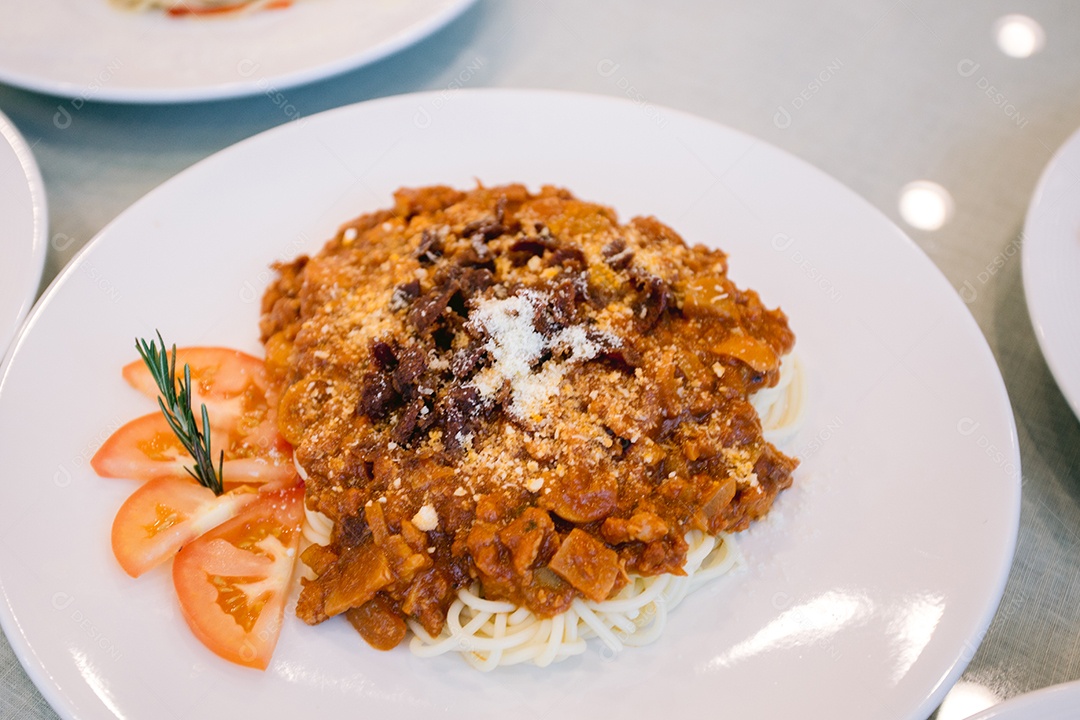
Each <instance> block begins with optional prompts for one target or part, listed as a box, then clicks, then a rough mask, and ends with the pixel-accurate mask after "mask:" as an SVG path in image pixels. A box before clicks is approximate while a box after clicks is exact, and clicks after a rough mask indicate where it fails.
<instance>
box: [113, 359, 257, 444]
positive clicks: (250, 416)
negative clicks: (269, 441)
mask: <svg viewBox="0 0 1080 720" xmlns="http://www.w3.org/2000/svg"><path fill="white" fill-rule="evenodd" d="M185 364H186V365H187V366H188V367H189V368H190V369H191V386H192V398H191V407H192V409H193V410H195V415H196V417H197V416H198V414H199V407H200V406H201V405H202V404H203V403H206V409H207V411H209V413H210V421H211V423H213V424H214V425H217V424H218V423H227V424H231V423H232V422H233V421H234V420H235V419H237V418H246V420H247V422H246V423H243V424H245V425H246V426H247V429H251V428H252V427H254V426H256V425H258V424H259V422H261V421H262V420H263V419H264V418H265V417H266V415H267V405H266V388H267V382H266V367H265V366H264V365H263V361H262V360H260V359H259V358H257V357H254V356H252V355H248V354H247V353H242V352H240V351H239V350H230V349H229V348H220V347H190V348H177V350H176V376H177V378H183V377H184V365H185ZM122 372H123V375H124V379H125V380H127V381H128V383H129V384H130V385H131V386H132V387H133V388H135V389H136V390H138V391H139V392H141V393H142V394H143V395H145V396H146V397H148V398H150V399H151V400H153V401H154V402H155V403H156V402H157V398H158V387H157V384H156V383H155V382H154V378H153V376H152V375H151V374H150V370H149V369H148V368H147V367H146V363H144V362H143V361H142V360H136V361H135V362H131V363H128V364H127V365H125V366H124V369H123V371H122Z"/></svg>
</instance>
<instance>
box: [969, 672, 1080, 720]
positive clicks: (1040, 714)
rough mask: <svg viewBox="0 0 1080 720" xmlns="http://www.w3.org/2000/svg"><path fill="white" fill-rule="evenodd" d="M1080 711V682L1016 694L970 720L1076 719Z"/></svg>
mask: <svg viewBox="0 0 1080 720" xmlns="http://www.w3.org/2000/svg"><path fill="white" fill-rule="evenodd" d="M1078 710H1080V681H1078V682H1071V683H1063V684H1061V685H1054V686H1052V687H1048V688H1043V689H1042V690H1037V691H1035V692H1030V693H1027V694H1026V695H1020V696H1017V697H1014V698H1012V699H1010V700H1007V701H1006V702H1003V703H1001V704H1000V705H995V706H993V707H992V708H989V709H987V710H983V711H982V712H981V713H978V714H977V715H972V716H971V717H969V718H968V719H967V720H1031V719H1032V718H1038V720H1075V719H1076V715H1077V712H1078Z"/></svg>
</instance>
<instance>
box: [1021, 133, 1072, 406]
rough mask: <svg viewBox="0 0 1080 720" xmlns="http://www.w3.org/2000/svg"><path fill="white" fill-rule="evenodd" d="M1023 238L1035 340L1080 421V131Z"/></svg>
mask: <svg viewBox="0 0 1080 720" xmlns="http://www.w3.org/2000/svg"><path fill="white" fill-rule="evenodd" d="M1023 240H1024V242H1023V245H1022V251H1021V255H1022V257H1023V264H1024V296H1025V297H1026V298H1027V306H1028V313H1029V314H1030V315H1031V324H1032V325H1033V326H1034V327H1035V337H1037V338H1038V339H1039V347H1041V348H1042V351H1043V356H1044V357H1045V358H1046V364H1047V365H1049V366H1050V372H1051V373H1052V374H1053V376H1054V379H1055V380H1057V384H1058V387H1059V388H1061V392H1062V394H1063V395H1064V396H1065V399H1066V400H1068V402H1069V405H1070V406H1072V409H1073V412H1074V413H1076V416H1077V417H1078V418H1080V319H1078V318H1077V314H1076V312H1077V309H1078V308H1080V130H1077V131H1076V132H1075V133H1073V135H1072V137H1070V138H1069V139H1068V140H1067V141H1066V142H1065V144H1064V145H1062V146H1061V148H1059V149H1058V151H1057V152H1056V153H1055V154H1054V157H1053V158H1052V159H1051V160H1050V164H1049V165H1047V166H1046V169H1045V170H1044V171H1043V174H1042V177H1041V178H1040V179H1039V184H1038V186H1037V187H1036V188H1035V194H1034V195H1033V196H1032V198H1031V206H1030V207H1029V208H1028V213H1027V219H1026V220H1025V221H1024V238H1023Z"/></svg>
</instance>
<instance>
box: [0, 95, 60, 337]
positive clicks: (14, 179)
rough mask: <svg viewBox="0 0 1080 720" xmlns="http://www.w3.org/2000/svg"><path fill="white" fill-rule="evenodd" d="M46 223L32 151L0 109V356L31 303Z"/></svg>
mask: <svg viewBox="0 0 1080 720" xmlns="http://www.w3.org/2000/svg"><path fill="white" fill-rule="evenodd" d="M48 222H49V219H48V212H47V211H46V209H45V185H44V184H43V183H42V182H41V173H40V172H39V171H38V166H37V163H36V162H34V155H33V153H31V152H30V148H29V147H28V146H27V144H26V140H24V139H23V137H22V135H20V134H19V131H18V129H17V128H16V127H15V125H13V124H12V122H11V120H9V119H8V117H7V116H6V115H4V114H3V113H0V358H2V357H3V356H4V350H5V349H7V346H8V343H10V342H11V339H12V338H13V337H15V331H16V330H17V329H18V328H19V323H21V322H22V320H23V318H24V317H26V313H27V311H29V310H30V306H31V305H33V303H34V296H35V295H36V294H37V289H38V284H39V283H40V282H41V272H42V270H43V269H44V268H45V249H46V245H47V243H48V238H47V237H46V236H47V234H48V230H47V227H48Z"/></svg>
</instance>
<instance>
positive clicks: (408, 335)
mask: <svg viewBox="0 0 1080 720" xmlns="http://www.w3.org/2000/svg"><path fill="white" fill-rule="evenodd" d="M277 271H278V278H277V280H276V281H275V282H274V283H273V285H272V286H271V287H270V288H269V290H268V291H267V293H266V296H265V298H264V299H263V316H262V334H263V341H264V343H265V345H266V352H267V365H268V367H269V369H270V373H271V377H272V384H273V387H272V393H273V398H274V400H276V401H279V404H280V425H281V431H282V433H283V434H284V435H285V437H286V438H287V439H288V440H289V442H291V443H292V444H293V445H294V446H295V456H296V459H297V461H298V463H299V464H300V465H301V467H303V468H304V470H305V471H306V473H307V475H308V480H307V505H308V507H309V508H311V509H313V510H317V511H319V512H322V513H324V514H325V515H327V516H328V517H329V518H330V519H331V520H332V521H333V523H334V530H333V535H332V539H331V542H330V544H329V545H327V546H325V547H322V546H318V545H313V546H311V547H310V548H308V550H307V551H305V553H304V555H303V560H304V562H305V563H307V564H308V565H309V566H310V567H311V568H312V569H313V570H314V572H315V574H316V575H317V578H316V579H314V580H310V581H307V580H306V581H304V586H303V590H302V592H301V595H300V600H299V603H298V605H297V614H298V615H299V616H300V617H301V618H302V619H303V620H305V621H306V622H308V623H312V624H314V623H319V622H322V621H323V620H326V619H327V618H329V617H332V616H334V615H338V614H341V613H344V614H345V615H346V616H347V617H348V619H349V620H350V621H351V622H352V624H353V625H354V626H356V628H357V629H358V630H359V631H360V633H361V634H362V635H363V636H364V638H365V639H367V640H368V642H370V643H371V644H372V645H374V646H375V647H379V648H390V647H393V646H394V645H396V644H398V643H399V642H400V641H401V640H402V638H403V637H404V636H405V630H406V623H405V619H406V618H412V619H415V620H416V621H417V622H419V623H420V624H421V625H422V626H423V627H424V629H425V630H427V632H429V633H430V634H432V635H437V634H438V633H439V632H440V631H441V630H442V628H443V624H444V621H445V617H446V611H447V609H448V607H449V605H450V603H451V602H452V601H453V599H454V597H455V593H456V591H457V590H458V588H461V587H463V586H468V585H471V584H472V583H474V582H477V581H479V583H480V585H481V587H482V591H483V594H484V596H485V597H488V598H492V599H505V600H510V601H512V602H514V603H516V604H518V605H523V606H526V607H528V608H529V609H530V610H532V611H533V612H535V613H537V614H539V615H541V616H551V615H554V614H557V613H560V612H562V611H564V610H566V609H567V608H568V607H569V605H570V604H571V603H572V602H573V600H574V599H575V598H577V597H584V598H587V599H589V600H594V601H600V600H603V599H605V598H607V597H609V596H610V595H611V594H612V593H614V592H617V591H618V590H619V589H620V588H621V587H622V586H623V585H624V584H625V583H626V582H627V575H628V574H631V573H636V574H638V575H655V574H660V573H673V574H676V575H678V574H682V572H683V571H682V569H681V568H682V565H683V563H684V561H685V556H686V550H687V545H686V542H685V541H684V536H685V534H686V533H687V531H689V530H691V529H698V530H702V531H705V532H707V533H710V534H716V533H720V532H733V531H738V530H742V529H744V528H746V527H747V526H748V524H749V523H750V522H751V521H752V520H754V519H756V518H759V517H761V516H762V515H764V514H765V513H766V512H767V511H768V510H769V507H770V506H771V504H772V502H773V500H774V499H775V498H776V495H777V493H778V492H779V491H781V490H782V489H784V488H786V487H788V486H789V485H790V484H791V473H792V470H793V469H794V467H795V465H796V461H795V460H793V459H792V458H789V457H787V456H785V455H784V454H782V453H781V452H779V451H778V450H777V449H776V448H775V447H773V446H772V445H771V444H769V443H768V442H767V441H766V440H765V439H764V438H763V437H762V430H761V423H760V421H759V419H758V416H757V414H756V413H755V411H754V409H753V408H752V406H751V405H750V403H749V402H748V400H747V398H748V396H749V395H750V394H751V393H753V392H755V391H756V390H758V389H760V388H763V387H766V386H771V385H774V384H775V383H776V382H777V379H778V375H779V358H780V356H781V355H783V354H785V353H787V352H788V351H789V350H790V349H791V348H792V345H793V344H794V335H793V334H792V332H791V330H790V329H789V328H788V325H787V320H786V317H785V316H784V314H783V313H782V312H781V311H780V310H768V309H766V308H765V307H764V306H763V305H762V303H761V301H760V300H759V298H758V296H757V294H756V293H755V292H753V291H751V290H740V289H739V288H737V287H735V285H734V284H732V282H731V281H730V280H729V279H728V277H727V261H726V256H725V255H724V253H722V252H721V251H719V250H713V249H707V248H705V247H702V246H694V247H688V246H687V245H686V244H685V243H684V242H683V240H682V239H681V238H680V237H679V236H678V235H677V234H676V233H675V232H674V231H673V230H672V229H671V228H669V227H667V226H666V225H663V224H662V223H660V222H659V221H658V220H656V219H654V218H635V219H633V220H631V221H630V223H629V224H627V225H619V224H618V222H617V219H616V217H615V213H614V212H613V211H612V210H610V209H609V208H606V207H603V206H600V205H595V204H592V203H588V202H583V201H580V200H577V199H575V198H574V197H573V196H572V195H571V194H570V193H569V192H567V191H566V190H561V189H558V188H553V187H545V188H543V189H542V190H541V191H540V192H539V193H538V194H531V193H529V192H528V191H527V190H526V188H525V187H523V186H520V185H508V186H505V187H497V188H483V187H480V188H477V189H475V190H473V191H471V192H459V191H457V190H453V189H451V188H447V187H429V188H422V189H416V190H408V189H405V190H400V191H398V192H397V193H396V195H395V206H394V207H393V209H390V210H385V211H380V212H375V213H371V214H369V215H364V216H362V217H360V218H358V219H356V220H354V221H353V222H351V223H349V224H348V225H346V226H345V227H343V228H342V229H341V231H339V232H338V234H337V237H336V238H334V239H333V240H332V241H330V242H329V243H328V244H327V245H326V247H325V248H324V249H323V250H322V251H321V252H320V253H318V254H317V255H316V256H314V257H312V258H307V257H301V258H298V259H297V260H295V261H293V262H291V263H288V264H282V265H279V266H278V267H277Z"/></svg>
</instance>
